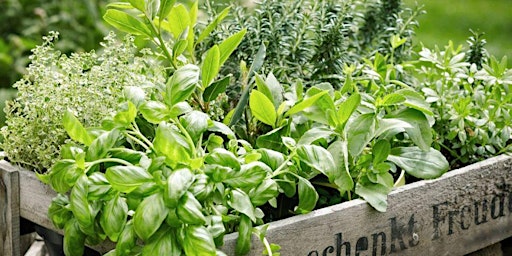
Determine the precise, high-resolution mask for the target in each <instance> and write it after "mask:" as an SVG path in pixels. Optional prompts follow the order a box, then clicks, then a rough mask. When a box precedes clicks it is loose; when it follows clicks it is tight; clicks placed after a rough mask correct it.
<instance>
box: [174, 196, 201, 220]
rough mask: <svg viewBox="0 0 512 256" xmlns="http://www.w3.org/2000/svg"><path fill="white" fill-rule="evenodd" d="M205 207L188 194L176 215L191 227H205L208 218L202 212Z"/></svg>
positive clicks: (177, 209)
mask: <svg viewBox="0 0 512 256" xmlns="http://www.w3.org/2000/svg"><path fill="white" fill-rule="evenodd" d="M202 210H203V206H202V205H201V203H200V202H199V201H198V200H197V199H196V197H195V196H194V195H193V194H192V193H190V192H188V193H186V194H184V195H183V196H182V197H181V199H180V201H179V204H178V206H177V208H176V214H177V215H178V217H179V219H180V220H181V221H182V222H183V223H186V224H190V225H204V224H205V223H206V218H205V216H204V214H203V212H202Z"/></svg>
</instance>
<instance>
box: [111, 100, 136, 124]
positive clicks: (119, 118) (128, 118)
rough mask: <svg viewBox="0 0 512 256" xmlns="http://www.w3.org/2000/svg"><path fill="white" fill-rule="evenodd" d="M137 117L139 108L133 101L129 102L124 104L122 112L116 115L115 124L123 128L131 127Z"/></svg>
mask: <svg viewBox="0 0 512 256" xmlns="http://www.w3.org/2000/svg"><path fill="white" fill-rule="evenodd" d="M135 117H137V107H135V105H134V104H133V103H132V102H131V101H128V102H126V103H124V104H122V110H119V111H118V112H117V113H116V115H115V116H114V122H116V123H117V124H120V125H121V126H122V127H129V126H130V124H131V123H132V122H134V121H135Z"/></svg>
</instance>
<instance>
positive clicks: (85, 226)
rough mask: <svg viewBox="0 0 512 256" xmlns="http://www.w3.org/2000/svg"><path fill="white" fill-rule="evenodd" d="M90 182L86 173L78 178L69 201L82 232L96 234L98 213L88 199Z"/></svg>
mask: <svg viewBox="0 0 512 256" xmlns="http://www.w3.org/2000/svg"><path fill="white" fill-rule="evenodd" d="M88 183H89V179H88V178H87V175H85V174H84V175H82V176H81V177H80V178H79V179H78V180H77V182H76V183H75V186H74V187H73V189H71V194H70V195H69V203H70V209H71V211H72V212H73V215H74V217H75V218H76V220H77V222H78V225H79V226H80V229H81V230H82V232H84V233H85V234H88V235H94V233H95V232H94V219H95V218H96V214H95V213H94V210H93V209H92V206H91V204H90V203H89V201H88V200H87V193H88V192H89V184H88Z"/></svg>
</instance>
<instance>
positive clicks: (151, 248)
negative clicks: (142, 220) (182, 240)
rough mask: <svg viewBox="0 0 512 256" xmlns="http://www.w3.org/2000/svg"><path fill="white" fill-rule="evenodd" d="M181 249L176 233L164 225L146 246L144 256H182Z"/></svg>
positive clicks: (143, 250) (143, 251)
mask: <svg viewBox="0 0 512 256" xmlns="http://www.w3.org/2000/svg"><path fill="white" fill-rule="evenodd" d="M180 247H181V246H180V245H179V243H178V240H177V237H176V231H175V230H173V229H172V228H170V227H167V226H163V225H162V226H161V227H160V229H158V231H157V232H156V233H155V234H154V235H153V236H152V237H151V239H150V240H149V241H148V242H147V243H145V244H144V248H143V249H142V256H146V255H147V256H152V255H162V256H163V255H165V256H181V248H180Z"/></svg>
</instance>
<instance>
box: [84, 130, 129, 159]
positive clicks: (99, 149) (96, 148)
mask: <svg viewBox="0 0 512 256" xmlns="http://www.w3.org/2000/svg"><path fill="white" fill-rule="evenodd" d="M120 138H121V133H120V132H119V130H117V129H114V130H112V131H110V132H105V133H103V134H101V135H100V136H98V137H97V138H96V139H95V140H94V141H93V142H92V143H91V145H90V146H89V148H87V154H86V156H85V160H86V161H89V162H92V161H94V160H98V159H101V158H104V157H105V156H107V153H108V151H109V150H110V149H111V148H113V147H114V146H115V145H116V143H117V142H118V141H119V139H120Z"/></svg>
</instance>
